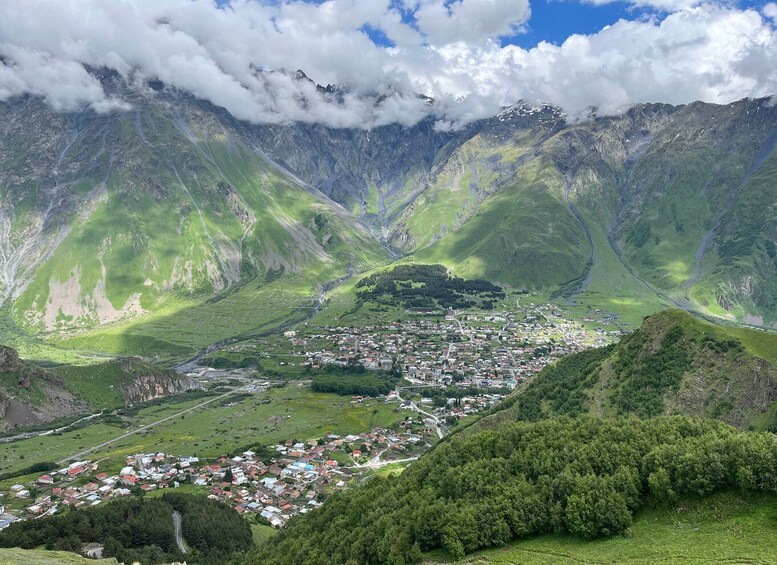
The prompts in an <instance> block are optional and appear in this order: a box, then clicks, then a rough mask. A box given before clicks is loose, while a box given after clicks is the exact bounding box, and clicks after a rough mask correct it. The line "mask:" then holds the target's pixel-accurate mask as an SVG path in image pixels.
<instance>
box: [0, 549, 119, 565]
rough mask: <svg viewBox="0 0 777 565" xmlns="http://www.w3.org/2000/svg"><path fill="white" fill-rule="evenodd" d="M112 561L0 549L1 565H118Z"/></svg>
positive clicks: (35, 550) (32, 550)
mask: <svg viewBox="0 0 777 565" xmlns="http://www.w3.org/2000/svg"><path fill="white" fill-rule="evenodd" d="M118 563H119V562H118V561H116V560H115V559H113V558H110V559H87V558H86V557H81V556H79V555H76V554H75V553H68V552H67V551H45V550H42V549H0V565H93V564H95V565H118Z"/></svg>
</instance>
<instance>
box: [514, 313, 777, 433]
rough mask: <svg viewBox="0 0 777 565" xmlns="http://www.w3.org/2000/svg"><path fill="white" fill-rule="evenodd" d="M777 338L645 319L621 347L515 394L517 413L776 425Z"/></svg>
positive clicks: (683, 316) (686, 317)
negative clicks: (700, 418) (695, 418)
mask: <svg viewBox="0 0 777 565" xmlns="http://www.w3.org/2000/svg"><path fill="white" fill-rule="evenodd" d="M775 352H777V335H773V334H768V333H766V332H762V331H757V330H749V329H743V328H730V327H726V326H717V325H714V324H710V323H709V322H705V321H702V320H699V319H697V318H695V317H693V316H691V315H690V314H687V313H685V312H682V311H679V310H668V311H665V312H661V313H659V314H654V315H653V316H650V317H649V318H647V319H646V320H645V321H644V323H643V325H642V327H640V328H639V329H638V330H637V331H635V332H634V333H632V334H630V335H629V336H627V337H625V338H624V339H623V340H621V342H620V343H619V344H617V345H613V346H610V347H608V348H604V349H599V350H593V351H587V352H583V353H580V354H576V355H571V356H569V357H566V358H564V359H562V360H561V361H559V362H558V363H557V364H556V365H555V366H552V367H550V368H548V369H546V370H545V371H543V372H542V373H541V374H540V375H538V376H537V378H535V379H534V380H533V381H531V382H530V383H529V384H528V385H526V386H525V387H524V388H523V389H521V390H519V391H517V392H516V393H514V395H513V398H512V399H511V401H513V402H514V405H513V407H512V408H511V410H512V411H513V413H515V414H516V415H517V417H518V418H520V419H524V420H530V421H535V420H538V419H540V418H545V417H549V416H553V415H569V416H576V415H580V414H594V415H598V416H615V415H628V414H633V415H637V416H640V417H650V416H655V415H659V414H686V415H696V416H708V417H711V418H716V419H720V420H723V421H725V422H728V423H730V424H733V425H736V426H738V427H741V428H748V427H749V428H754V429H759V430H763V429H774V427H775V426H776V425H777V406H775V400H777V369H776V367H777V354H776V353H775Z"/></svg>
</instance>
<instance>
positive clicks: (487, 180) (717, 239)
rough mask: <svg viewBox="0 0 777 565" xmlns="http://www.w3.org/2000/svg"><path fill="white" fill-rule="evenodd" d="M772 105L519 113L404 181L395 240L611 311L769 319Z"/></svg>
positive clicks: (487, 126) (775, 160)
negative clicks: (407, 185) (411, 182)
mask: <svg viewBox="0 0 777 565" xmlns="http://www.w3.org/2000/svg"><path fill="white" fill-rule="evenodd" d="M775 122H777V111H775V110H774V108H773V107H771V106H770V105H769V104H768V101H767V100H766V99H760V100H744V101H741V102H737V103H734V104H731V105H728V106H716V105H710V104H701V103H697V104H691V105H688V106H683V107H672V106H666V105H643V106H638V107H635V108H633V109H632V110H630V111H629V112H627V113H626V114H624V115H623V116H617V117H610V118H603V119H600V120H594V121H590V122H584V123H578V124H568V123H566V122H565V121H564V120H563V118H562V117H560V116H559V115H556V114H553V113H552V111H551V110H550V109H548V108H544V109H542V110H537V111H536V112H532V111H530V110H527V109H526V108H523V107H519V108H516V109H513V110H511V111H508V112H505V113H503V114H502V115H500V116H499V117H498V118H496V119H492V120H486V121H484V122H482V123H480V124H478V131H477V133H476V134H475V135H473V136H471V137H468V138H467V139H465V140H463V141H462V142H461V145H460V146H458V147H455V148H453V149H452V150H451V151H450V154H449V155H448V154H445V156H444V158H440V159H439V160H435V162H434V164H433V165H432V166H431V170H430V178H428V179H427V178H420V179H415V182H417V183H421V184H417V185H416V187H415V188H412V187H411V189H410V190H409V192H408V193H409V194H410V195H412V197H411V200H410V201H409V202H407V203H406V204H405V207H404V208H402V209H401V211H399V212H396V213H392V212H390V211H389V212H387V213H386V215H387V219H388V221H389V223H390V227H389V237H390V240H391V241H392V243H393V244H394V245H396V246H397V247H400V248H401V249H403V250H406V251H409V252H411V253H412V254H413V255H414V256H415V257H417V258H418V259H420V260H424V261H427V262H439V263H443V264H445V265H447V266H449V267H452V268H454V269H456V271H457V272H458V273H460V274H462V275H464V276H468V277H472V278H487V279H490V280H495V281H499V282H503V283H508V284H510V285H513V286H518V287H529V288H535V289H545V290H547V291H548V292H552V293H554V294H555V295H556V296H563V297H565V298H569V299H574V300H577V301H580V302H582V303H585V304H590V305H593V306H597V307H604V308H608V309H612V310H614V311H618V312H622V313H623V314H624V315H626V316H629V317H635V318H637V317H639V316H642V315H645V314H650V313H652V312H655V311H657V310H660V309H661V308H662V307H666V306H667V305H673V304H674V305H680V306H682V307H687V308H690V309H694V310H698V311H701V312H704V313H706V314H709V315H714V316H719V317H725V318H730V319H738V320H740V321H745V322H747V323H749V324H754V325H762V326H769V325H771V324H772V323H773V322H774V321H775V320H777V302H775V298H774V297H775V296H777V292H775V289H774V288H773V283H772V282H771V281H773V280H774V278H775V274H777V271H775V269H777V263H775V261H776V258H777V248H775V247H774V245H773V244H772V243H771V242H772V241H773V240H774V230H775V225H777V224H775V221H777V220H775V217H774V214H773V211H772V207H771V206H770V203H771V202H773V201H774V186H775V185H774V182H773V179H774V177H775V174H776V170H775V166H776V165H775V164H777V151H775V147H777V144H776V140H777V138H775V137H774V135H773V133H772V132H773V130H774V127H775V125H774V124H775Z"/></svg>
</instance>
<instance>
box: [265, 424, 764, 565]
mask: <svg viewBox="0 0 777 565" xmlns="http://www.w3.org/2000/svg"><path fill="white" fill-rule="evenodd" d="M726 489H744V490H764V491H775V490H777V438H775V437H774V436H773V435H771V434H767V433H753V432H741V431H737V430H736V429H735V428H733V427H730V426H728V425H726V424H723V423H721V422H716V421H713V420H709V419H702V418H688V417H683V416H672V417H657V418H653V419H649V420H639V419H636V418H615V419H606V420H605V419H597V418H590V417H583V418H580V419H571V418H554V419H550V420H545V421H541V422H537V423H526V422H504V423H501V424H498V425H496V426H495V427H493V429H487V430H479V431H476V432H475V433H472V430H469V431H468V432H465V433H459V434H455V435H453V436H451V437H450V438H449V439H448V440H446V441H444V442H442V443H441V444H440V445H439V446H438V447H437V448H436V449H435V450H434V451H432V452H431V453H430V454H429V455H427V456H425V457H423V458H421V459H420V460H419V461H417V462H416V463H414V464H413V465H411V466H410V467H408V469H407V470H406V471H405V472H404V473H402V474H401V475H398V476H390V477H386V478H375V479H373V480H372V481H370V482H368V483H367V484H366V485H365V486H363V487H360V488H354V489H352V490H350V491H347V492H345V493H343V494H338V495H335V496H331V497H329V499H328V500H327V503H326V504H325V505H324V506H323V507H322V508H320V509H318V510H316V511H313V512H310V513H308V514H307V515H305V516H303V517H299V518H295V519H293V520H292V521H291V522H290V523H289V525H288V526H287V527H286V528H284V529H283V530H282V531H281V532H280V533H278V534H277V535H276V536H275V537H273V538H271V539H270V540H269V541H268V542H267V543H266V544H265V545H264V546H262V547H261V548H260V549H259V550H258V551H257V552H256V553H255V554H254V555H253V556H252V557H251V559H250V562H252V563H256V564H259V563H280V564H285V563H289V564H290V563H310V564H317V563H321V564H324V563H391V564H400V563H416V562H419V561H420V560H421V555H422V552H424V551H428V550H432V549H436V548H445V549H446V550H448V552H450V554H451V555H452V556H453V557H454V558H460V557H462V556H463V555H465V554H467V553H471V552H473V551H476V550H478V549H481V548H486V547H492V546H498V545H502V544H504V543H506V542H508V541H510V540H512V539H515V538H524V537H530V536H534V535H537V534H540V533H544V532H554V531H557V532H569V533H571V534H575V535H578V536H581V537H583V538H594V537H599V536H610V535H613V534H618V533H621V532H624V531H625V530H626V529H627V528H628V527H629V525H630V524H631V522H632V518H633V514H634V512H635V511H637V510H639V509H640V508H643V507H644V506H646V505H653V504H661V503H663V502H667V501H672V500H676V499H681V498H697V497H703V496H706V495H709V494H711V493H713V492H716V491H722V490H726Z"/></svg>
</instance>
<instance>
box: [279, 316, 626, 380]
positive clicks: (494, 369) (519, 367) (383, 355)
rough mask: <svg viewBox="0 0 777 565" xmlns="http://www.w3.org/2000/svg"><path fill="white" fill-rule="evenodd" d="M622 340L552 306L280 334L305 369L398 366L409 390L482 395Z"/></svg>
mask: <svg viewBox="0 0 777 565" xmlns="http://www.w3.org/2000/svg"><path fill="white" fill-rule="evenodd" d="M596 314H598V315H599V316H600V318H601V319H600V320H597V321H598V322H599V323H600V324H607V323H609V322H610V320H611V318H610V317H609V316H608V314H607V313H604V312H596ZM590 321H594V319H593V318H591V319H590ZM620 335H621V332H620V331H619V330H617V329H613V330H611V331H605V330H603V329H601V328H598V329H596V330H592V329H590V328H588V327H586V326H585V325H583V324H582V323H580V322H577V321H574V320H569V319H566V318H564V317H562V315H561V314H560V312H559V311H558V307H557V306H555V305H552V304H545V305H538V306H535V305H531V306H529V307H527V308H525V309H524V310H519V311H517V312H515V311H505V312H498V313H488V314H481V313H474V314H472V313H467V314H457V313H456V312H454V311H449V312H448V313H447V315H446V316H445V318H444V319H443V320H437V321H434V320H432V319H424V318H418V319H411V320H408V321H397V322H395V323H393V324H389V325H386V326H361V327H350V326H343V327H329V328H326V329H325V330H324V331H316V332H315V333H310V334H308V333H303V332H302V331H294V330H292V331H287V332H285V337H286V338H288V339H289V341H290V344H291V347H292V349H293V352H294V354H296V355H297V356H298V357H301V358H303V359H304V360H303V361H302V362H301V365H302V366H304V367H309V368H311V369H317V368H319V367H321V366H322V365H342V366H346V365H348V364H351V363H354V362H358V363H360V364H362V365H364V367H365V368H367V369H373V370H389V369H391V368H392V367H394V365H395V364H398V365H399V366H400V367H401V370H402V375H403V377H404V378H405V380H407V381H409V382H410V383H412V384H414V385H427V386H437V387H451V386H457V387H461V388H472V387H477V388H484V389H493V388H497V389H512V388H515V386H516V385H517V384H519V383H521V382H524V381H526V380H527V379H528V378H530V377H531V376H533V375H534V374H536V373H538V372H539V371H541V370H542V369H543V368H544V367H545V366H547V365H548V364H550V363H552V362H554V361H555V360H557V359H558V358H560V357H563V356H565V355H568V354H570V353H575V352H578V351H582V350H584V349H588V348H591V347H601V346H603V345H607V344H608V343H611V342H612V341H614V340H616V339H617V338H618V337H619V336H620Z"/></svg>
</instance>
